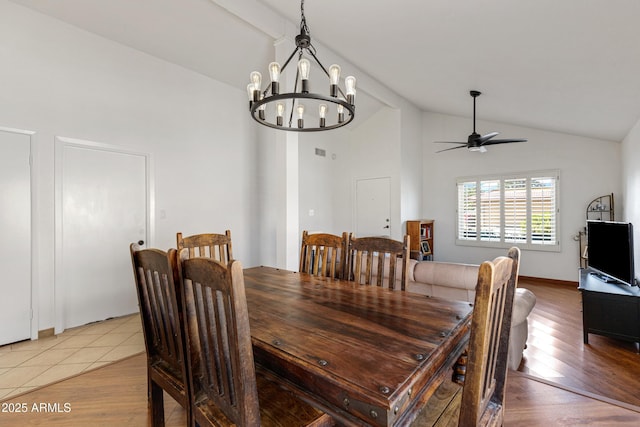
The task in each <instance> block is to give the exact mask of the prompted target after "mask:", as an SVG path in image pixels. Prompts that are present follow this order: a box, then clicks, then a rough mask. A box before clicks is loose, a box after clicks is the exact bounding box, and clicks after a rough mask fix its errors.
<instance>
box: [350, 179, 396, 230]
mask: <svg viewBox="0 0 640 427" xmlns="http://www.w3.org/2000/svg"><path fill="white" fill-rule="evenodd" d="M355 229H356V237H365V236H390V235H391V179H390V178H389V177H385V178H371V179H359V180H357V181H356V227H355Z"/></svg>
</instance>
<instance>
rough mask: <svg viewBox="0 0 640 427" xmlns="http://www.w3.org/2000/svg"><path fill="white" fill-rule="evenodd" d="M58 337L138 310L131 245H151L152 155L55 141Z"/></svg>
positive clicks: (68, 141) (99, 145)
mask: <svg viewBox="0 0 640 427" xmlns="http://www.w3.org/2000/svg"><path fill="white" fill-rule="evenodd" d="M56 139H57V140H56V178H57V180H56V182H57V188H56V274H55V276H56V284H55V286H56V289H55V295H56V313H57V314H56V333H59V332H62V331H63V330H64V329H66V328H70V327H74V326H79V325H84V324H87V323H90V322H95V321H99V320H104V319H108V318H111V317H117V316H122V315H126V314H130V313H134V312H137V311H138V300H137V295H136V291H135V286H134V279H133V270H132V267H131V257H130V254H129V244H130V243H132V242H139V243H140V244H142V245H144V244H145V243H146V242H148V240H149V238H150V236H149V234H150V233H149V228H150V212H151V196H150V185H149V177H150V173H149V163H150V157H149V155H148V154H144V153H137V152H132V151H128V150H124V149H122V148H120V147H115V146H111V145H106V144H100V143H94V142H90V141H80V140H74V139H69V138H60V137H59V138H56Z"/></svg>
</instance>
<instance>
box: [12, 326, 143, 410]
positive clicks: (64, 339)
mask: <svg viewBox="0 0 640 427" xmlns="http://www.w3.org/2000/svg"><path fill="white" fill-rule="evenodd" d="M143 351H145V347H144V337H143V335H142V323H141V321H140V316H139V315H138V314H132V315H129V316H123V317H118V318H114V319H108V320H105V321H102V322H96V323H91V324H89V325H84V326H79V327H77V328H71V329H67V330H65V331H64V332H63V333H61V334H59V335H56V336H53V337H48V338H41V339H38V340H34V341H22V342H19V343H15V344H8V345H5V346H1V347H0V399H6V398H8V397H11V396H14V395H16V394H20V393H24V392H27V391H29V390H31V389H33V388H36V387H40V386H42V385H46V384H50V383H52V382H55V381H58V380H61V379H64V378H67V377H70V376H73V375H76V374H79V373H81V372H84V371H88V370H90V369H94V368H97V367H99V366H102V365H106V364H107V363H111V362H114V361H117V360H121V359H124V358H125V357H127V356H131V355H134V354H137V353H140V352H143Z"/></svg>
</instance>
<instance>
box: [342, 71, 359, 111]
mask: <svg viewBox="0 0 640 427" xmlns="http://www.w3.org/2000/svg"><path fill="white" fill-rule="evenodd" d="M344 86H345V88H346V89H347V102H348V103H349V104H351V105H353V104H354V103H355V101H356V78H355V77H353V76H349V77H347V78H346V79H344Z"/></svg>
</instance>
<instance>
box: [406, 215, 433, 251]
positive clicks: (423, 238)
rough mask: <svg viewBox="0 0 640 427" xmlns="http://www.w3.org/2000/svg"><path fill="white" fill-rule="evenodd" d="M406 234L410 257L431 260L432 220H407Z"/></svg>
mask: <svg viewBox="0 0 640 427" xmlns="http://www.w3.org/2000/svg"><path fill="white" fill-rule="evenodd" d="M407 234H408V235H409V251H410V252H411V258H413V259H417V260H429V261H431V260H433V220H432V219H420V220H414V221H407Z"/></svg>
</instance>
